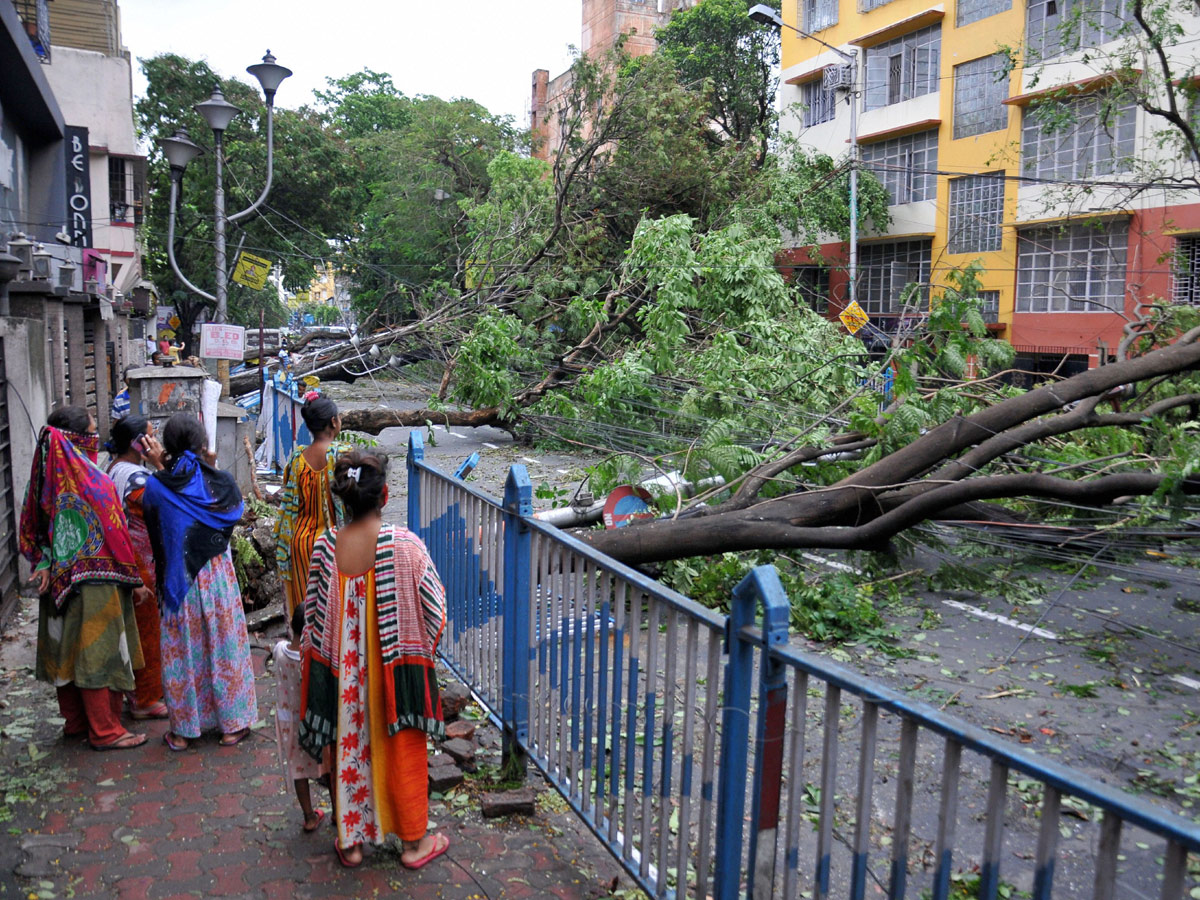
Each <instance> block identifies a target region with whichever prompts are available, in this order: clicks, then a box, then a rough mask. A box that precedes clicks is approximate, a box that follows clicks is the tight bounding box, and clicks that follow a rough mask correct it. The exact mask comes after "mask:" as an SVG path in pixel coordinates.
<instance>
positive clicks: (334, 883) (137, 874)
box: [0, 600, 629, 900]
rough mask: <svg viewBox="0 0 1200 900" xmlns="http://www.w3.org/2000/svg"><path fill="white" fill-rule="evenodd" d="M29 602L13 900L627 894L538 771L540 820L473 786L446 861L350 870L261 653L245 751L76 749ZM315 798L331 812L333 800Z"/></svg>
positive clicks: (13, 742)
mask: <svg viewBox="0 0 1200 900" xmlns="http://www.w3.org/2000/svg"><path fill="white" fill-rule="evenodd" d="M23 603H24V607H23V609H22V611H21V613H19V614H18V615H17V616H14V619H13V621H11V622H10V623H9V626H8V629H7V631H6V633H5V635H4V638H3V641H2V642H0V707H2V708H0V897H5V898H7V897H14V898H15V897H21V898H35V900H36V898H47V900H48V898H55V897H89V898H93V897H94V898H138V900H143V898H152V900H156V898H177V897H189V898H191V897H217V896H222V897H249V898H276V897H279V898H294V900H303V898H317V897H322V898H324V897H329V898H337V897H347V898H349V897H389V896H393V895H401V896H405V897H413V898H434V897H444V898H463V900H466V898H510V897H511V898H517V897H560V898H602V897H609V896H611V895H612V893H613V891H614V890H617V889H619V888H621V887H624V888H626V889H628V885H629V881H628V879H627V878H626V877H625V876H624V874H623V872H622V870H621V869H620V867H619V866H618V865H617V863H616V862H615V861H614V860H613V859H612V857H611V856H609V854H608V853H607V852H606V851H605V850H604V849H603V848H602V847H601V846H600V844H599V843H598V842H597V841H596V840H595V839H594V837H593V836H592V835H591V834H590V832H588V831H587V830H586V829H585V828H584V827H583V826H582V825H581V824H580V823H579V822H578V820H577V819H575V817H574V815H573V814H572V813H571V812H570V811H569V810H568V809H567V807H566V805H565V803H563V801H562V800H561V798H559V797H558V795H557V794H556V793H555V792H554V791H553V790H551V789H549V788H548V787H546V786H545V783H544V782H543V781H542V780H541V779H540V778H539V777H537V776H536V775H534V776H531V777H530V779H529V781H530V784H531V785H534V786H536V788H537V789H538V790H539V791H540V793H539V795H538V797H539V799H538V804H537V809H538V812H537V814H536V815H535V816H534V817H532V818H529V819H513V820H503V821H485V820H484V819H483V818H482V817H481V816H480V814H479V804H478V801H477V799H476V798H475V797H474V796H472V794H471V781H470V779H468V782H467V784H466V785H464V787H463V788H460V789H458V791H457V792H455V793H454V794H453V795H450V796H448V797H447V799H446V800H445V801H431V807H430V818H431V820H432V822H433V823H434V824H433V825H432V826H431V827H436V829H437V830H439V831H442V832H444V833H446V834H447V835H449V837H450V840H451V844H450V849H449V850H448V851H447V853H446V854H445V855H444V856H443V857H441V858H439V859H437V860H435V861H434V862H432V863H430V864H429V865H427V866H426V867H424V868H423V869H420V870H419V871H409V870H407V869H405V868H403V867H402V866H401V865H400V862H399V855H398V853H396V852H394V851H392V850H387V849H376V850H374V851H370V850H368V855H367V859H366V861H365V863H364V864H363V865H362V866H361V867H360V868H358V869H353V870H350V869H344V868H342V866H341V865H340V864H339V863H338V861H337V859H336V857H335V855H334V853H333V834H334V832H333V829H332V828H330V827H328V825H327V824H325V825H323V826H322V827H321V828H320V829H319V830H318V831H317V832H316V833H314V834H305V833H304V832H303V831H302V830H301V827H300V826H301V822H302V816H301V814H300V811H299V807H298V806H297V804H296V800H295V796H294V794H293V791H292V788H291V785H286V786H285V784H284V779H283V777H282V775H281V774H280V769H279V764H278V757H277V755H276V749H275V741H274V734H275V730H274V725H273V722H272V719H271V711H272V709H273V705H274V704H273V699H272V697H273V688H274V685H273V675H271V674H264V673H263V662H264V660H265V658H266V654H265V653H263V652H261V651H257V650H256V651H255V653H254V663H255V669H256V673H257V675H258V698H259V712H260V715H261V717H262V721H261V726H262V727H260V728H259V729H258V730H257V731H256V732H255V734H254V735H253V736H252V737H251V738H250V739H248V740H246V741H244V742H243V743H242V744H240V745H238V746H236V747H232V748H223V747H219V746H218V745H217V739H216V736H215V735H214V736H211V737H206V738H204V739H202V740H200V741H198V742H195V743H194V745H193V749H191V750H189V751H188V752H185V753H172V752H171V751H169V750H168V749H167V748H166V747H165V746H164V745H163V743H162V740H161V738H162V734H163V732H164V731H165V730H166V723H165V722H162V721H157V722H148V723H140V722H139V723H130V726H131V728H132V729H133V730H135V731H142V732H145V733H146V734H147V735H148V736H149V741H148V742H147V744H146V745H145V746H143V747H140V748H137V749H134V750H127V751H114V752H108V753H97V752H95V751H93V750H91V749H90V748H89V747H88V746H87V745H86V744H85V743H80V742H76V741H70V742H68V741H65V740H64V739H63V738H62V720H61V719H60V718H58V709H57V705H56V703H55V700H54V691H53V689H52V688H51V687H50V686H48V685H44V684H40V683H37V682H35V681H34V679H33V642H34V639H35V636H36V611H35V610H34V609H33V602H32V601H29V600H26V601H23ZM270 640H271V638H270V637H269V636H267V637H266V638H265V642H267V643H269V642H270ZM480 732H481V733H482V734H483V740H481V742H480V743H481V745H482V747H483V749H482V750H481V754H483V755H485V759H484V760H483V761H484V762H487V761H488V760H490V759H491V758H492V756H493V755H494V756H495V758H496V759H498V751H496V750H495V749H494V748H495V745H496V744H497V743H498V741H497V739H496V736H495V735H494V733H493V734H491V735H489V734H487V729H483V728H481V729H480ZM489 745H491V747H490V748H489ZM313 792H314V800H315V801H316V803H317V805H318V806H320V807H322V808H324V809H326V810H328V796H327V794H326V793H325V791H324V790H323V789H321V788H319V787H316V786H314V788H313ZM326 822H328V819H326Z"/></svg>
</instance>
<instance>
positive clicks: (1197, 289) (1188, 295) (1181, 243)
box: [1171, 237, 1200, 306]
mask: <svg viewBox="0 0 1200 900" xmlns="http://www.w3.org/2000/svg"><path fill="white" fill-rule="evenodd" d="M1171 299H1172V300H1174V301H1175V302H1176V303H1188V304H1191V305H1192V306H1200V237H1181V238H1176V239H1175V259H1174V260H1173V262H1172V265H1171Z"/></svg>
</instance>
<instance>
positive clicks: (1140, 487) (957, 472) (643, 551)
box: [581, 331, 1200, 564]
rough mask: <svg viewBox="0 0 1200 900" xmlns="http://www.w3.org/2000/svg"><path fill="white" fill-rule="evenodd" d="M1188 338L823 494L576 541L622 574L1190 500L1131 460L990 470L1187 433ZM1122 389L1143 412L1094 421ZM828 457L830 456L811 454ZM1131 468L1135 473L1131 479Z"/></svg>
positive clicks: (1191, 366) (996, 415)
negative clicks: (1010, 509)
mask: <svg viewBox="0 0 1200 900" xmlns="http://www.w3.org/2000/svg"><path fill="white" fill-rule="evenodd" d="M1198 336H1200V331H1192V332H1189V333H1188V334H1186V335H1183V336H1182V337H1180V338H1179V340H1178V341H1176V342H1175V343H1174V344H1171V345H1170V346H1167V347H1162V348H1160V349H1157V350H1153V351H1151V352H1149V353H1147V354H1146V355H1144V356H1140V357H1133V358H1130V359H1127V360H1124V361H1122V362H1117V363H1114V364H1110V365H1107V366H1101V367H1099V368H1095V369H1092V370H1090V371H1087V372H1083V373H1081V374H1079V375H1076V376H1074V377H1072V378H1068V379H1065V380H1062V381H1056V382H1053V383H1051V384H1047V385H1045V386H1043V387H1040V388H1037V389H1035V390H1032V391H1029V392H1027V393H1024V394H1020V395H1018V396H1016V397H1011V398H1009V399H1007V400H1003V401H1001V402H998V403H995V404H994V405H989V406H986V407H985V408H983V409H981V410H979V411H978V412H975V413H973V414H971V415H968V416H955V417H953V418H950V419H948V420H947V421H944V422H942V423H941V424H940V425H938V426H936V427H934V428H932V429H930V430H928V431H927V432H926V433H925V434H923V435H922V436H920V437H919V438H917V439H916V440H914V441H912V442H911V443H909V444H907V445H906V446H904V447H902V448H900V449H898V450H896V451H894V452H892V453H889V454H887V455H885V456H883V457H882V458H881V459H879V460H878V461H876V462H874V463H872V464H870V465H868V466H866V467H864V468H863V469H861V470H860V471H857V472H854V473H853V474H851V475H848V476H847V477H845V478H842V479H840V480H838V481H836V482H834V483H833V484H830V485H827V486H821V485H815V484H814V485H805V486H804V487H803V488H802V489H800V490H799V491H797V492H792V493H787V494H785V495H783V496H778V497H771V498H768V499H761V498H758V497H755V496H754V495H753V492H752V491H751V492H749V493H747V492H744V491H740V490H739V491H735V493H734V496H733V498H731V499H730V500H729V501H727V502H726V503H724V504H719V505H717V506H715V507H712V508H698V509H695V510H691V511H689V512H690V514H688V513H683V514H681V515H678V516H675V517H673V518H669V519H660V520H655V521H649V522H645V523H638V524H636V525H631V526H630V527H626V528H623V529H618V530H614V531H605V532H587V533H584V534H582V535H581V536H582V537H583V539H584V540H586V541H588V542H589V543H590V544H592V546H594V547H596V549H598V550H601V551H602V552H604V553H607V554H609V555H611V556H613V557H615V558H617V559H620V560H622V561H624V562H627V563H631V564H639V563H647V562H655V561H661V560H667V559H676V558H680V557H684V556H698V555H707V554H712V553H717V552H725V551H735V550H750V549H760V548H763V549H765V548H773V549H782V548H798V547H808V548H830V549H833V548H836V549H843V550H855V549H857V550H878V549H882V548H883V547H884V546H885V544H886V543H887V541H889V540H890V539H891V538H893V537H895V536H896V535H897V534H899V533H900V532H902V531H904V530H905V529H907V528H911V527H912V526H914V525H916V524H918V523H920V522H922V521H925V520H928V519H933V518H938V517H947V516H948V515H953V516H954V517H957V516H956V515H954V512H955V511H956V510H960V509H962V508H964V507H965V506H966V505H967V504H972V503H978V502H979V501H985V500H998V499H1010V500H1011V499H1017V498H1054V499H1060V500H1069V501H1071V502H1073V503H1078V504H1085V505H1088V506H1103V505H1106V504H1110V503H1113V502H1114V501H1115V500H1117V499H1119V498H1126V497H1135V496H1146V495H1151V494H1155V493H1157V492H1161V491H1162V490H1163V489H1164V488H1165V487H1167V486H1170V487H1172V488H1173V489H1174V490H1175V491H1178V492H1180V493H1182V494H1187V495H1193V494H1200V477H1192V476H1190V475H1187V476H1181V475H1180V473H1179V472H1178V471H1174V472H1172V471H1164V470H1161V469H1159V470H1157V471H1156V470H1155V468H1156V467H1155V466H1153V465H1147V463H1148V462H1149V460H1147V459H1138V460H1131V461H1130V469H1131V470H1128V471H1117V472H1113V473H1111V474H1091V473H1086V474H1085V475H1084V476H1083V477H1080V471H1079V467H1077V466H1064V467H1061V469H1059V470H1058V471H1050V472H1041V471H1036V470H1034V469H1033V468H1032V466H1030V467H1029V468H1028V469H1027V470H1026V471H1022V472H1011V471H1005V470H1004V469H1003V468H999V467H996V466H995V464H996V463H997V461H1000V460H1002V459H1005V458H1006V457H1007V456H1008V455H1009V454H1012V453H1014V452H1015V451H1019V450H1022V449H1024V448H1027V447H1030V446H1032V445H1035V444H1037V443H1038V442H1039V441H1043V440H1046V439H1049V438H1051V437H1061V436H1063V435H1070V434H1072V433H1075V432H1079V431H1083V430H1086V429H1098V428H1109V427H1111V428H1120V429H1133V430H1135V431H1142V432H1153V431H1155V430H1156V429H1157V430H1159V431H1161V430H1162V427H1163V423H1164V421H1165V420H1166V419H1167V418H1169V417H1174V418H1175V419H1176V421H1184V422H1192V423H1194V422H1196V421H1197V410H1198V409H1200V394H1198V393H1196V392H1195V391H1192V390H1186V389H1185V390H1183V391H1181V392H1179V393H1173V392H1172V391H1171V390H1170V387H1171V385H1172V382H1171V379H1173V378H1175V377H1177V376H1185V375H1187V374H1188V373H1193V372H1196V371H1197V370H1198V369H1200V344H1197V343H1196V339H1197V337H1198ZM1185 380H1186V379H1185ZM1129 385H1133V386H1139V385H1140V386H1144V387H1145V388H1146V390H1145V391H1144V393H1142V394H1140V396H1141V397H1143V398H1145V400H1146V402H1144V403H1141V404H1136V403H1135V404H1133V405H1132V407H1131V406H1130V405H1129V404H1127V405H1126V406H1125V408H1124V409H1123V411H1121V412H1116V411H1112V412H1104V411H1102V410H1103V408H1104V405H1105V404H1111V403H1112V401H1113V399H1114V391H1117V390H1119V389H1122V394H1124V393H1126V392H1127V391H1128V388H1127V387H1126V386H1129ZM1185 387H1186V386H1185ZM1164 388H1167V390H1165V391H1164ZM1164 434H1165V432H1163V433H1162V434H1160V435H1158V436H1159V437H1161V436H1163V435H1164ZM1155 436H1156V435H1154V434H1148V435H1147V437H1149V438H1151V439H1153V438H1154V437H1155ZM807 449H809V451H810V452H807V453H806V452H800V451H793V452H792V453H790V454H787V455H784V456H781V457H780V458H778V459H774V460H772V461H771V462H769V463H765V464H764V465H763V466H760V467H758V468H757V469H752V470H751V471H750V472H748V473H747V476H746V479H745V483H753V482H754V480H755V479H758V480H759V483H760V484H761V483H764V482H762V478H763V477H764V476H765V477H771V478H773V477H777V476H778V475H779V474H782V473H783V472H786V471H788V470H789V469H790V468H792V467H793V466H795V465H800V464H802V462H804V461H807V459H806V458H811V457H812V456H813V455H814V454H813V453H812V452H811V448H807ZM835 449H836V445H831V446H826V447H824V448H820V452H823V453H824V454H828V453H831V452H834V450H835ZM1134 466H1136V467H1137V468H1138V469H1139V470H1136V471H1135V470H1132V469H1133V467H1134ZM767 473H770V474H769V475H767ZM980 510H981V507H978V506H977V507H975V509H974V510H973V512H972V515H973V516H978V515H979V513H980Z"/></svg>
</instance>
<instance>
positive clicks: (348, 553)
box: [299, 452, 450, 869]
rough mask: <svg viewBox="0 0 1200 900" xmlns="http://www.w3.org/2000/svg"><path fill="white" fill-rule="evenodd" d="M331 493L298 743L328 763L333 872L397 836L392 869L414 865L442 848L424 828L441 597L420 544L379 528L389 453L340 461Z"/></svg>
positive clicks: (308, 633) (437, 703) (309, 618)
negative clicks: (332, 519) (334, 515)
mask: <svg viewBox="0 0 1200 900" xmlns="http://www.w3.org/2000/svg"><path fill="white" fill-rule="evenodd" d="M333 490H334V492H335V493H336V494H337V495H338V496H339V497H340V498H341V500H342V503H343V504H344V505H345V507H346V512H347V514H348V515H349V517H350V521H349V522H348V523H347V524H346V525H345V526H344V527H342V528H341V529H339V530H337V531H328V532H326V533H325V534H323V535H322V536H321V537H320V538H318V539H317V542H316V544H315V546H314V547H313V559H312V568H311V570H310V571H309V576H308V596H307V599H306V603H307V606H306V609H305V613H306V623H305V624H306V627H305V630H304V640H303V644H302V647H303V654H304V661H303V669H302V670H303V688H302V691H303V693H302V697H303V710H302V713H303V715H302V719H301V723H300V733H299V740H300V746H301V747H303V748H304V749H305V750H307V751H308V752H309V754H310V755H312V756H313V757H314V758H317V759H320V758H322V755H325V758H327V759H329V761H330V763H331V768H332V771H333V795H334V803H333V806H334V813H335V814H334V822H335V824H336V826H337V832H338V836H337V840H336V841H335V842H334V850H335V851H336V852H337V855H338V858H339V859H340V860H341V862H342V865H344V866H349V867H353V866H357V865H360V864H361V863H362V860H363V853H362V845H363V843H365V842H370V843H372V844H381V843H383V841H384V840H385V838H386V837H387V835H389V834H394V835H396V836H397V837H398V838H399V839H400V840H401V842H402V843H403V851H402V852H401V854H400V862H401V864H402V865H404V866H405V867H407V868H410V869H419V868H420V867H421V866H423V865H425V864H426V863H427V862H429V861H430V860H432V859H435V858H436V857H438V856H440V855H441V854H443V853H445V852H446V848H447V847H448V846H449V845H450V840H449V838H448V837H446V835H444V834H430V833H428V830H427V829H428V826H429V800H428V787H429V771H428V757H427V743H428V742H427V736H432V737H434V738H435V739H440V738H442V737H443V736H444V735H445V726H444V724H443V721H442V702H441V698H440V697H439V695H438V686H437V677H436V673H435V671H434V651H435V650H436V649H437V644H438V640H439V639H440V637H441V634H442V628H443V627H444V626H445V623H446V599H445V591H444V590H443V588H442V582H441V580H440V579H439V578H438V574H437V572H436V570H435V569H434V567H433V562H432V560H430V558H429V554H428V553H427V552H426V550H425V545H424V544H422V543H421V540H420V538H418V537H416V535H414V534H412V533H410V532H409V531H407V530H406V529H404V528H400V527H397V526H393V525H388V524H385V523H384V522H383V519H382V515H381V510H382V509H383V506H384V504H385V503H387V460H386V457H379V456H375V455H370V454H364V453H359V452H352V453H348V454H346V455H345V456H342V457H341V458H340V459H339V460H338V461H337V465H336V466H335V468H334V482H333Z"/></svg>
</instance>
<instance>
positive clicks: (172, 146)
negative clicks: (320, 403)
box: [158, 50, 292, 394]
mask: <svg viewBox="0 0 1200 900" xmlns="http://www.w3.org/2000/svg"><path fill="white" fill-rule="evenodd" d="M246 71H247V72H249V73H250V74H251V75H253V76H254V77H255V78H257V79H258V83H259V84H260V85H261V86H262V90H263V94H264V96H265V97H266V103H267V179H266V184H265V185H264V186H263V189H262V193H261V194H259V196H258V199H257V200H255V201H254V202H253V203H252V204H251V205H250V206H248V207H246V208H245V209H243V210H242V211H241V212H238V213H234V214H233V215H229V216H227V215H226V214H225V185H224V161H225V160H224V152H223V148H224V138H225V130H226V129H227V128H228V127H229V123H230V122H232V121H233V119H234V118H235V117H236V116H237V114H238V113H240V112H241V110H240V109H238V107H236V106H234V105H233V104H232V103H230V102H228V101H227V100H226V99H225V95H224V94H223V93H222V92H221V88H220V85H218V86H216V87H214V88H213V92H212V96H211V97H209V98H208V99H207V100H205V101H204V102H203V103H197V104H196V105H195V106H194V107H193V108H194V109H195V110H196V112H198V113H200V115H202V116H203V117H204V121H205V122H207V123H208V127H209V128H211V129H212V133H213V162H214V166H215V180H216V187H215V190H214V192H213V225H214V228H213V232H214V237H213V243H214V253H213V256H214V260H213V262H214V265H215V271H214V275H215V279H216V280H215V290H216V293H215V294H210V293H208V292H207V291H204V290H201V289H200V288H198V287H196V285H194V284H193V283H192V282H191V281H189V280H188V278H187V276H185V275H184V274H183V272H182V271H180V269H179V263H178V262H177V261H176V259H175V215H176V209H177V207H178V202H179V192H180V190H181V189H182V185H183V171H184V169H186V168H187V165H188V163H190V162H191V161H192V160H193V159H195V158H196V157H197V156H199V155H200V154H201V153H203V152H204V151H203V150H201V148H200V147H199V146H198V145H196V144H195V143H194V142H193V141H192V140H191V138H190V137H189V136H188V133H187V130H186V129H184V128H180V129H178V130H177V131H176V132H175V134H174V135H173V136H172V137H165V138H159V139H158V144H159V146H160V147H162V151H163V155H164V156H165V157H166V158H167V165H169V166H170V167H171V200H170V212H169V214H168V219H167V259H168V261H169V262H170V264H171V270H172V271H173V272H174V273H175V275H176V277H177V278H178V279H179V280H180V282H182V283H183V285H184V287H186V288H187V289H188V290H190V291H191V292H192V293H194V294H198V295H199V296H201V297H203V298H204V299H206V300H211V301H213V302H215V303H216V312H215V315H214V319H215V320H216V322H217V323H223V322H224V321H225V320H226V316H227V312H228V301H229V271H228V261H227V259H226V252H225V231H226V228H227V226H228V225H230V224H234V223H237V222H240V221H241V220H242V219H245V218H246V217H247V216H249V215H251V214H252V213H253V212H254V211H255V210H257V209H258V208H259V207H260V206H262V204H263V202H264V201H265V200H266V199H267V195H268V194H269V193H270V192H271V183H272V181H273V179H274V174H275V92H276V91H277V90H278V89H279V85H280V84H282V83H283V80H284V79H285V78H287V77H288V76H289V75H291V74H292V70H291V69H287V68H284V67H283V66H280V65H276V63H275V57H274V56H272V55H271V51H270V50H268V51H267V53H266V55H265V56H264V57H263V61H262V62H261V63H258V64H256V65H253V66H248V67H247V68H246ZM217 373H218V377H219V378H220V380H221V391H222V394H228V392H229V361H228V360H224V359H222V360H218V361H217Z"/></svg>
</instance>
